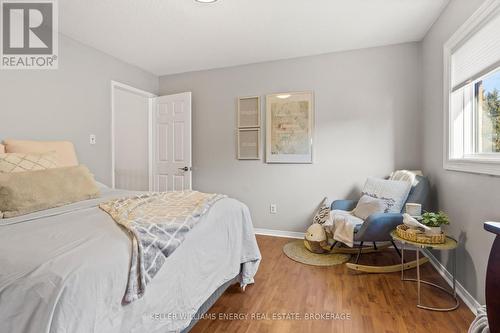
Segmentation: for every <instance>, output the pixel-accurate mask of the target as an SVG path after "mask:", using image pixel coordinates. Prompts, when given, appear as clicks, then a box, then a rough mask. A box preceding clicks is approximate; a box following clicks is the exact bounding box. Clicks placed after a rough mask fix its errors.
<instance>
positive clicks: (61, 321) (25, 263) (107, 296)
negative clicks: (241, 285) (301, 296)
mask: <svg viewBox="0 0 500 333" xmlns="http://www.w3.org/2000/svg"><path fill="white" fill-rule="evenodd" d="M124 195H127V193H126V192H118V191H106V190H105V191H103V198H101V199H97V200H88V201H83V202H80V203H76V204H72V205H68V206H64V207H60V208H55V209H50V210H46V211H43V212H39V213H34V214H30V215H26V216H24V217H19V218H12V219H4V220H0V332H10V333H16V332H24V333H29V332H34V333H35V332H36V333H40V332H71V333H78V332H106V333H112V332H141V333H142V332H162V333H163V332H169V331H179V330H182V329H183V328H185V327H187V326H188V324H189V322H190V321H191V316H192V315H194V313H195V312H196V311H197V310H198V308H199V307H200V306H201V305H202V304H203V303H204V302H205V300H206V299H207V298H208V297H209V296H210V295H211V294H212V293H213V292H214V291H215V290H216V289H217V288H218V287H219V286H221V285H222V284H224V283H225V282H227V281H229V280H231V279H233V278H234V277H235V276H237V275H238V274H240V275H241V274H245V275H246V276H247V277H249V278H253V275H254V274H255V273H256V271H257V268H258V264H259V261H260V253H259V249H258V247H257V243H256V240H255V236H254V233H253V229H252V223H251V218H250V214H249V211H248V208H247V207H246V206H245V205H244V204H242V203H241V202H239V201H237V200H234V199H229V198H226V199H222V200H220V201H218V202H217V203H216V204H215V205H214V206H213V207H212V208H211V210H210V211H209V212H208V213H207V214H206V215H205V216H203V217H202V220H201V221H200V222H199V224H198V225H197V226H196V227H195V228H194V229H193V230H192V231H191V232H190V233H189V234H188V235H187V236H186V239H185V241H184V242H183V243H182V245H181V246H180V247H179V248H178V249H177V250H176V251H175V252H174V253H173V254H172V255H171V256H170V257H169V258H167V261H166V262H165V264H164V265H163V267H162V268H161V270H160V271H159V273H158V274H157V275H156V277H155V278H154V279H153V281H152V282H151V284H150V285H149V286H148V289H147V291H146V295H145V296H144V297H143V298H141V299H139V300H137V301H135V302H133V303H132V304H129V305H125V306H123V305H122V304H121V300H122V297H123V294H124V291H125V287H126V283H127V273H128V267H129V263H130V251H131V243H130V240H129V238H128V236H127V234H126V233H125V232H123V231H122V230H121V229H120V227H119V226H118V225H116V223H115V222H114V221H113V220H112V219H111V218H110V217H109V216H108V215H107V214H106V213H104V212H103V211H101V210H100V209H99V208H97V204H98V203H99V202H101V201H103V200H107V199H109V198H111V197H119V196H124Z"/></svg>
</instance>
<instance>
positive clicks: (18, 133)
mask: <svg viewBox="0 0 500 333" xmlns="http://www.w3.org/2000/svg"><path fill="white" fill-rule="evenodd" d="M111 80H116V81H120V82H123V83H126V84H129V85H132V86H135V87H137V88H141V89H144V90H147V91H150V92H153V93H156V92H157V91H158V77H157V76H154V75H152V74H150V73H148V72H145V71H143V70H141V69H138V68H137V67H134V66H131V65H128V64H126V63H124V62H121V61H119V60H117V59H116V58H113V57H111V56H109V55H106V54H104V53H102V52H100V51H98V50H96V49H93V48H90V47H87V46H84V45H82V44H80V43H78V42H76V41H74V40H72V39H70V38H67V37H65V36H62V35H60V39H59V69H58V70H52V71H49V70H29V71H22V70H2V71H0V139H6V138H15V139H36V140H70V141H72V142H73V143H74V144H75V146H76V150H77V154H78V158H79V160H80V162H81V163H84V164H86V165H88V166H89V168H90V169H91V170H92V171H93V172H94V173H95V175H96V178H97V179H98V180H101V181H103V182H105V183H108V184H110V183H111V158H110V150H111V148H110V147H111V141H110V138H111V137H110V126H111V125H110V119H111V118H110V103H111V102H110V101H111V99H110V89H111V88H110V84H111ZM90 133H93V134H95V135H96V136H97V144H96V145H95V146H91V145H89V134H90Z"/></svg>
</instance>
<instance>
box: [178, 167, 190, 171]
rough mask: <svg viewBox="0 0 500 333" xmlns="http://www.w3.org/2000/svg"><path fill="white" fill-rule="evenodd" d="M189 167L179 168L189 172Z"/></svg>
mask: <svg viewBox="0 0 500 333" xmlns="http://www.w3.org/2000/svg"><path fill="white" fill-rule="evenodd" d="M189 169H190V168H189V167H187V166H185V167H184V168H179V170H182V171H189Z"/></svg>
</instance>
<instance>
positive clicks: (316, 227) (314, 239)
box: [304, 223, 328, 254]
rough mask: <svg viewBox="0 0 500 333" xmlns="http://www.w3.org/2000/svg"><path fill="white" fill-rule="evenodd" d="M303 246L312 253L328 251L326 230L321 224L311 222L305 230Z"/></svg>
mask: <svg viewBox="0 0 500 333" xmlns="http://www.w3.org/2000/svg"><path fill="white" fill-rule="evenodd" d="M304 246H305V248H306V249H307V250H309V251H311V252H312V253H317V254H321V253H326V252H328V241H327V238H326V232H325V229H324V228H323V226H322V225H321V224H319V223H313V224H312V225H311V226H310V227H309V228H308V229H307V231H306V236H305V238H304Z"/></svg>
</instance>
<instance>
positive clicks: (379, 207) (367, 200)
mask: <svg viewBox="0 0 500 333" xmlns="http://www.w3.org/2000/svg"><path fill="white" fill-rule="evenodd" d="M386 209H387V204H386V203H385V201H383V200H381V199H377V198H373V197H370V196H369V195H363V196H362V197H361V199H359V201H358V204H357V205H356V208H354V210H353V211H352V213H353V214H354V216H357V217H359V218H360V219H363V220H366V219H367V218H368V216H370V215H372V214H375V213H384V212H385V210H386Z"/></svg>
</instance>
